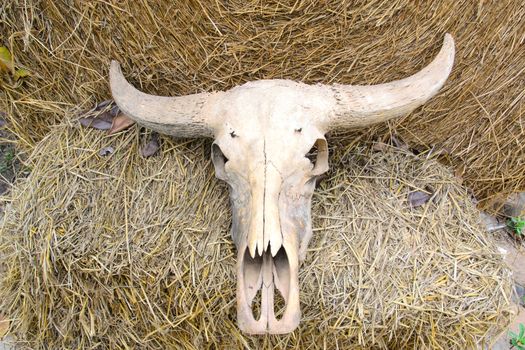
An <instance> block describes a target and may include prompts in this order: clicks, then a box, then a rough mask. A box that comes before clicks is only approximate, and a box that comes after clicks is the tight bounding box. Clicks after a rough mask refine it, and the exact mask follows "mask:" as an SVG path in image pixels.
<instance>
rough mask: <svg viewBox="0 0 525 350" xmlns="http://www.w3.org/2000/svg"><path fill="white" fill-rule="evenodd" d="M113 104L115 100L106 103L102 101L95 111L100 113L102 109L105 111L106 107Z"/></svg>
mask: <svg viewBox="0 0 525 350" xmlns="http://www.w3.org/2000/svg"><path fill="white" fill-rule="evenodd" d="M112 102H113V100H105V101H102V102H100V103H97V105H96V106H95V108H94V110H95V111H100V110H101V109H103V108H104V107H106V106H107V105H109V104H110V103H112Z"/></svg>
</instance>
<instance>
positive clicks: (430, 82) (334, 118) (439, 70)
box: [325, 34, 454, 130]
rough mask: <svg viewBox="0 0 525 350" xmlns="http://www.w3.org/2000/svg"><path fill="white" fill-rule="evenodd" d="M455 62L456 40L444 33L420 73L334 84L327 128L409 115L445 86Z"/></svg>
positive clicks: (368, 123)
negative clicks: (372, 81)
mask: <svg viewBox="0 0 525 350" xmlns="http://www.w3.org/2000/svg"><path fill="white" fill-rule="evenodd" d="M453 63H454V40H453V39H452V36H451V35H450V34H446V35H445V39H444V41H443V46H442V48H441V51H439V54H438V55H437V56H436V58H435V59H434V60H433V61H432V62H431V63H430V64H429V65H428V66H426V67H425V68H423V69H422V70H421V71H419V72H418V73H416V74H414V75H412V76H410V77H408V78H405V79H401V80H396V81H393V82H390V83H386V84H379V85H333V86H331V87H330V89H331V90H332V92H333V94H334V95H335V96H334V97H335V100H336V102H335V107H334V109H333V114H332V115H331V116H330V117H328V120H326V121H325V123H326V124H325V126H326V128H327V129H328V130H333V129H338V128H349V127H359V126H366V125H370V124H374V123H378V122H382V121H386V120H388V119H391V118H394V117H398V116H402V115H406V114H408V113H410V112H411V111H413V110H414V109H415V108H417V107H419V106H421V105H422V104H423V103H425V102H426V101H427V100H429V99H430V98H431V97H432V96H434V95H435V94H436V93H437V92H438V91H439V89H440V88H441V87H442V86H443V84H444V83H445V81H446V80H447V78H448V75H449V74H450V71H451V70H452V65H453Z"/></svg>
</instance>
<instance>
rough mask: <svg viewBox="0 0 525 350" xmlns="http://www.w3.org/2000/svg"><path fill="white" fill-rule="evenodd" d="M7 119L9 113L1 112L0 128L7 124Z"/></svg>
mask: <svg viewBox="0 0 525 350" xmlns="http://www.w3.org/2000/svg"><path fill="white" fill-rule="evenodd" d="M6 118H7V113H6V112H2V111H0V128H1V127H3V126H5V125H6V124H7V122H6V120H5V119H6Z"/></svg>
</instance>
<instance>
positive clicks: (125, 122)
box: [108, 111, 135, 135]
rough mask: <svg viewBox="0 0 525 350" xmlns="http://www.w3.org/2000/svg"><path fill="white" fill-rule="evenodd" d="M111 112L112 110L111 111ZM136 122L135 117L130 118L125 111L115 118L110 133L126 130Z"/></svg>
mask: <svg viewBox="0 0 525 350" xmlns="http://www.w3.org/2000/svg"><path fill="white" fill-rule="evenodd" d="M110 113H111V111H110ZM133 124H135V121H134V120H133V119H130V118H129V117H128V116H127V115H125V114H124V113H119V114H118V115H117V116H116V117H115V118H114V119H113V124H112V125H111V129H109V132H108V135H112V134H114V133H117V132H119V131H122V130H126V129H127V128H129V127H130V126H132V125H133Z"/></svg>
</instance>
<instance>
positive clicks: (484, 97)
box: [0, 0, 525, 204]
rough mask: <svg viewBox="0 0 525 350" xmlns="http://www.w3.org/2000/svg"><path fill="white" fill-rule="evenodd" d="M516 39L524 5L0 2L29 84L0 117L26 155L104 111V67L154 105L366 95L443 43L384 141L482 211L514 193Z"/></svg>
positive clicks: (2, 22) (303, 0)
mask: <svg viewBox="0 0 525 350" xmlns="http://www.w3.org/2000/svg"><path fill="white" fill-rule="evenodd" d="M524 28H525V2H523V0H506V1H471V0H444V1H410V0H389V1H385V0H370V1H368V0H367V1H352V2H349V1H341V0H323V1H317V0H298V1H296V0H292V1H282V0H268V1H259V0H228V1H226V0H216V1H195V0H178V1H175V2H174V1H171V0H170V1H168V0H165V1H151V0H144V1H130V0H124V1H118V2H110V1H82V0H23V1H22V0H11V1H4V2H2V4H1V5H0V42H1V44H2V45H7V46H8V47H9V48H10V49H11V50H12V51H13V53H14V56H15V59H16V61H17V62H18V63H19V64H21V65H25V66H27V68H29V69H30V70H31V71H32V72H33V73H34V75H33V77H31V78H30V79H27V82H26V83H25V85H24V86H23V87H22V88H19V89H10V88H8V87H6V86H4V88H5V89H4V94H3V96H0V104H1V105H0V108H1V109H2V110H4V111H7V112H8V114H9V118H10V121H11V125H12V129H14V130H15V132H16V133H17V134H18V135H19V137H20V140H21V145H23V146H27V147H31V146H32V145H33V144H34V142H35V141H36V140H39V139H41V138H42V137H43V135H44V134H45V133H46V132H47V126H48V125H49V124H51V123H54V122H56V121H57V120H63V116H64V114H65V113H64V111H65V110H66V109H68V108H71V107H72V106H75V105H78V104H81V103H84V102H85V101H86V100H89V99H91V102H94V101H95V100H98V101H100V100H104V99H106V98H108V96H109V92H108V88H107V83H106V81H107V69H108V65H109V60H110V59H112V58H114V59H118V60H120V61H121V62H122V63H123V68H124V70H125V72H126V75H127V76H129V77H130V78H131V81H132V82H133V83H135V84H136V85H137V86H142V88H143V89H144V90H146V91H148V92H152V93H159V94H187V93H194V92H200V91H203V90H208V91H210V90H218V89H227V88H230V87H232V86H234V85H236V84H240V83H242V82H245V81H248V80H254V79H261V78H290V79H296V80H302V81H305V82H309V83H313V82H325V83H330V82H338V83H354V84H355V83H364V84H369V83H380V82H385V81H389V80H392V79H398V78H401V77H404V76H407V75H409V74H412V73H414V72H416V71H417V70H418V69H420V68H421V67H423V66H424V65H425V64H427V63H428V62H429V61H430V59H431V57H433V55H434V54H435V53H436V52H437V50H438V48H439V45H440V44H441V40H442V38H443V35H444V33H445V32H450V33H451V34H452V35H453V36H454V38H455V39H456V43H457V61H456V65H455V68H454V71H453V73H452V76H451V79H450V81H449V83H448V84H447V86H446V88H445V90H444V92H443V93H441V95H440V96H439V97H437V98H435V99H434V100H433V101H432V102H431V103H429V104H428V105H426V106H425V107H424V108H423V109H421V110H419V111H418V112H416V113H414V114H412V116H411V117H409V118H406V119H404V120H403V122H402V123H401V124H399V125H397V124H396V123H391V124H390V128H392V127H395V128H396V132H398V133H402V134H403V136H404V138H406V139H407V140H409V141H410V143H411V144H412V145H414V146H416V145H419V146H420V147H423V148H424V147H435V148H436V149H437V150H441V151H442V152H443V153H444V156H443V158H444V160H446V161H448V162H450V163H451V164H453V165H454V166H455V167H456V170H457V173H458V174H459V175H461V176H462V177H463V179H464V181H465V183H466V184H467V185H468V186H469V187H471V188H473V189H474V190H475V194H476V196H477V197H478V199H480V200H482V204H488V203H489V202H490V201H491V200H492V199H494V198H496V197H498V195H504V194H506V193H509V192H512V191H517V190H521V191H524V190H525V173H524V172H523V164H524V159H525V146H524V145H525V142H523V140H524V135H525V132H524V130H525V118H523V110H524V102H525V99H524V96H525V90H524V89H523V87H524V86H525V74H524V72H525V50H524V49H523V46H524V45H525V43H524V40H525V36H524V33H525V30H524ZM385 131H386V130H385V129H383V130H381V131H380V132H381V133H384V132H385Z"/></svg>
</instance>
